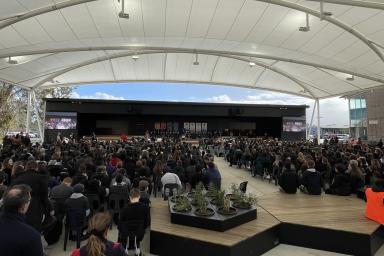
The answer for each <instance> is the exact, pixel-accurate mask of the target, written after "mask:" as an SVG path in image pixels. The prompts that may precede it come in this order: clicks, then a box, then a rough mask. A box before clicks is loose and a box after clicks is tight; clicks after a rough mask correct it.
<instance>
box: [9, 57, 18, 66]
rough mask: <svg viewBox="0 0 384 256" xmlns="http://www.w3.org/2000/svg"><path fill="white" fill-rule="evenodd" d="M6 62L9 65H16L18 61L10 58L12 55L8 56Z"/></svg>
mask: <svg viewBox="0 0 384 256" xmlns="http://www.w3.org/2000/svg"><path fill="white" fill-rule="evenodd" d="M7 63H8V64H11V65H16V64H17V63H18V62H17V60H14V59H12V57H9V58H8V61H7Z"/></svg>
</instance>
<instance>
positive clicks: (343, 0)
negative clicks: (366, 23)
mask: <svg viewBox="0 0 384 256" xmlns="http://www.w3.org/2000/svg"><path fill="white" fill-rule="evenodd" d="M307 1H308V2H324V3H330V4H339V5H349V6H356V7H363V8H371V9H380V10H384V4H382V3H377V2H370V1H358V0H307Z"/></svg>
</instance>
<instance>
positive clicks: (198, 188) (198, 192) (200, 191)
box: [187, 182, 204, 198]
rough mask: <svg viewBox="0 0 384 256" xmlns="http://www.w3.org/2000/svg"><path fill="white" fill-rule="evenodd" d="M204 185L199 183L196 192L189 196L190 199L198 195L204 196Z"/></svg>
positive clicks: (190, 193)
mask: <svg viewBox="0 0 384 256" xmlns="http://www.w3.org/2000/svg"><path fill="white" fill-rule="evenodd" d="M203 189H204V185H203V183H201V182H199V184H197V185H196V189H195V191H191V192H189V193H188V194H187V196H188V197H190V198H194V196H195V195H196V194H203Z"/></svg>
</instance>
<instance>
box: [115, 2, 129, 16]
mask: <svg viewBox="0 0 384 256" xmlns="http://www.w3.org/2000/svg"><path fill="white" fill-rule="evenodd" d="M117 1H118V2H119V3H120V0H117ZM124 1H125V0H121V11H120V12H119V17H120V18H123V19H129V14H128V13H125V10H124V3H125V2H124Z"/></svg>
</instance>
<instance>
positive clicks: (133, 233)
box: [118, 220, 145, 255]
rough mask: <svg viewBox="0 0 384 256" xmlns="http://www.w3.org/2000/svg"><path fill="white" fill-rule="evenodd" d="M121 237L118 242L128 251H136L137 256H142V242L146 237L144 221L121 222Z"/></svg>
mask: <svg viewBox="0 0 384 256" xmlns="http://www.w3.org/2000/svg"><path fill="white" fill-rule="evenodd" d="M118 229H119V235H118V241H119V242H120V243H121V244H122V245H123V247H124V248H125V252H126V253H127V254H128V250H132V249H134V250H135V255H141V252H140V242H141V241H142V240H143V237H144V233H145V230H144V221H143V220H130V221H122V222H119V225H118Z"/></svg>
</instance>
